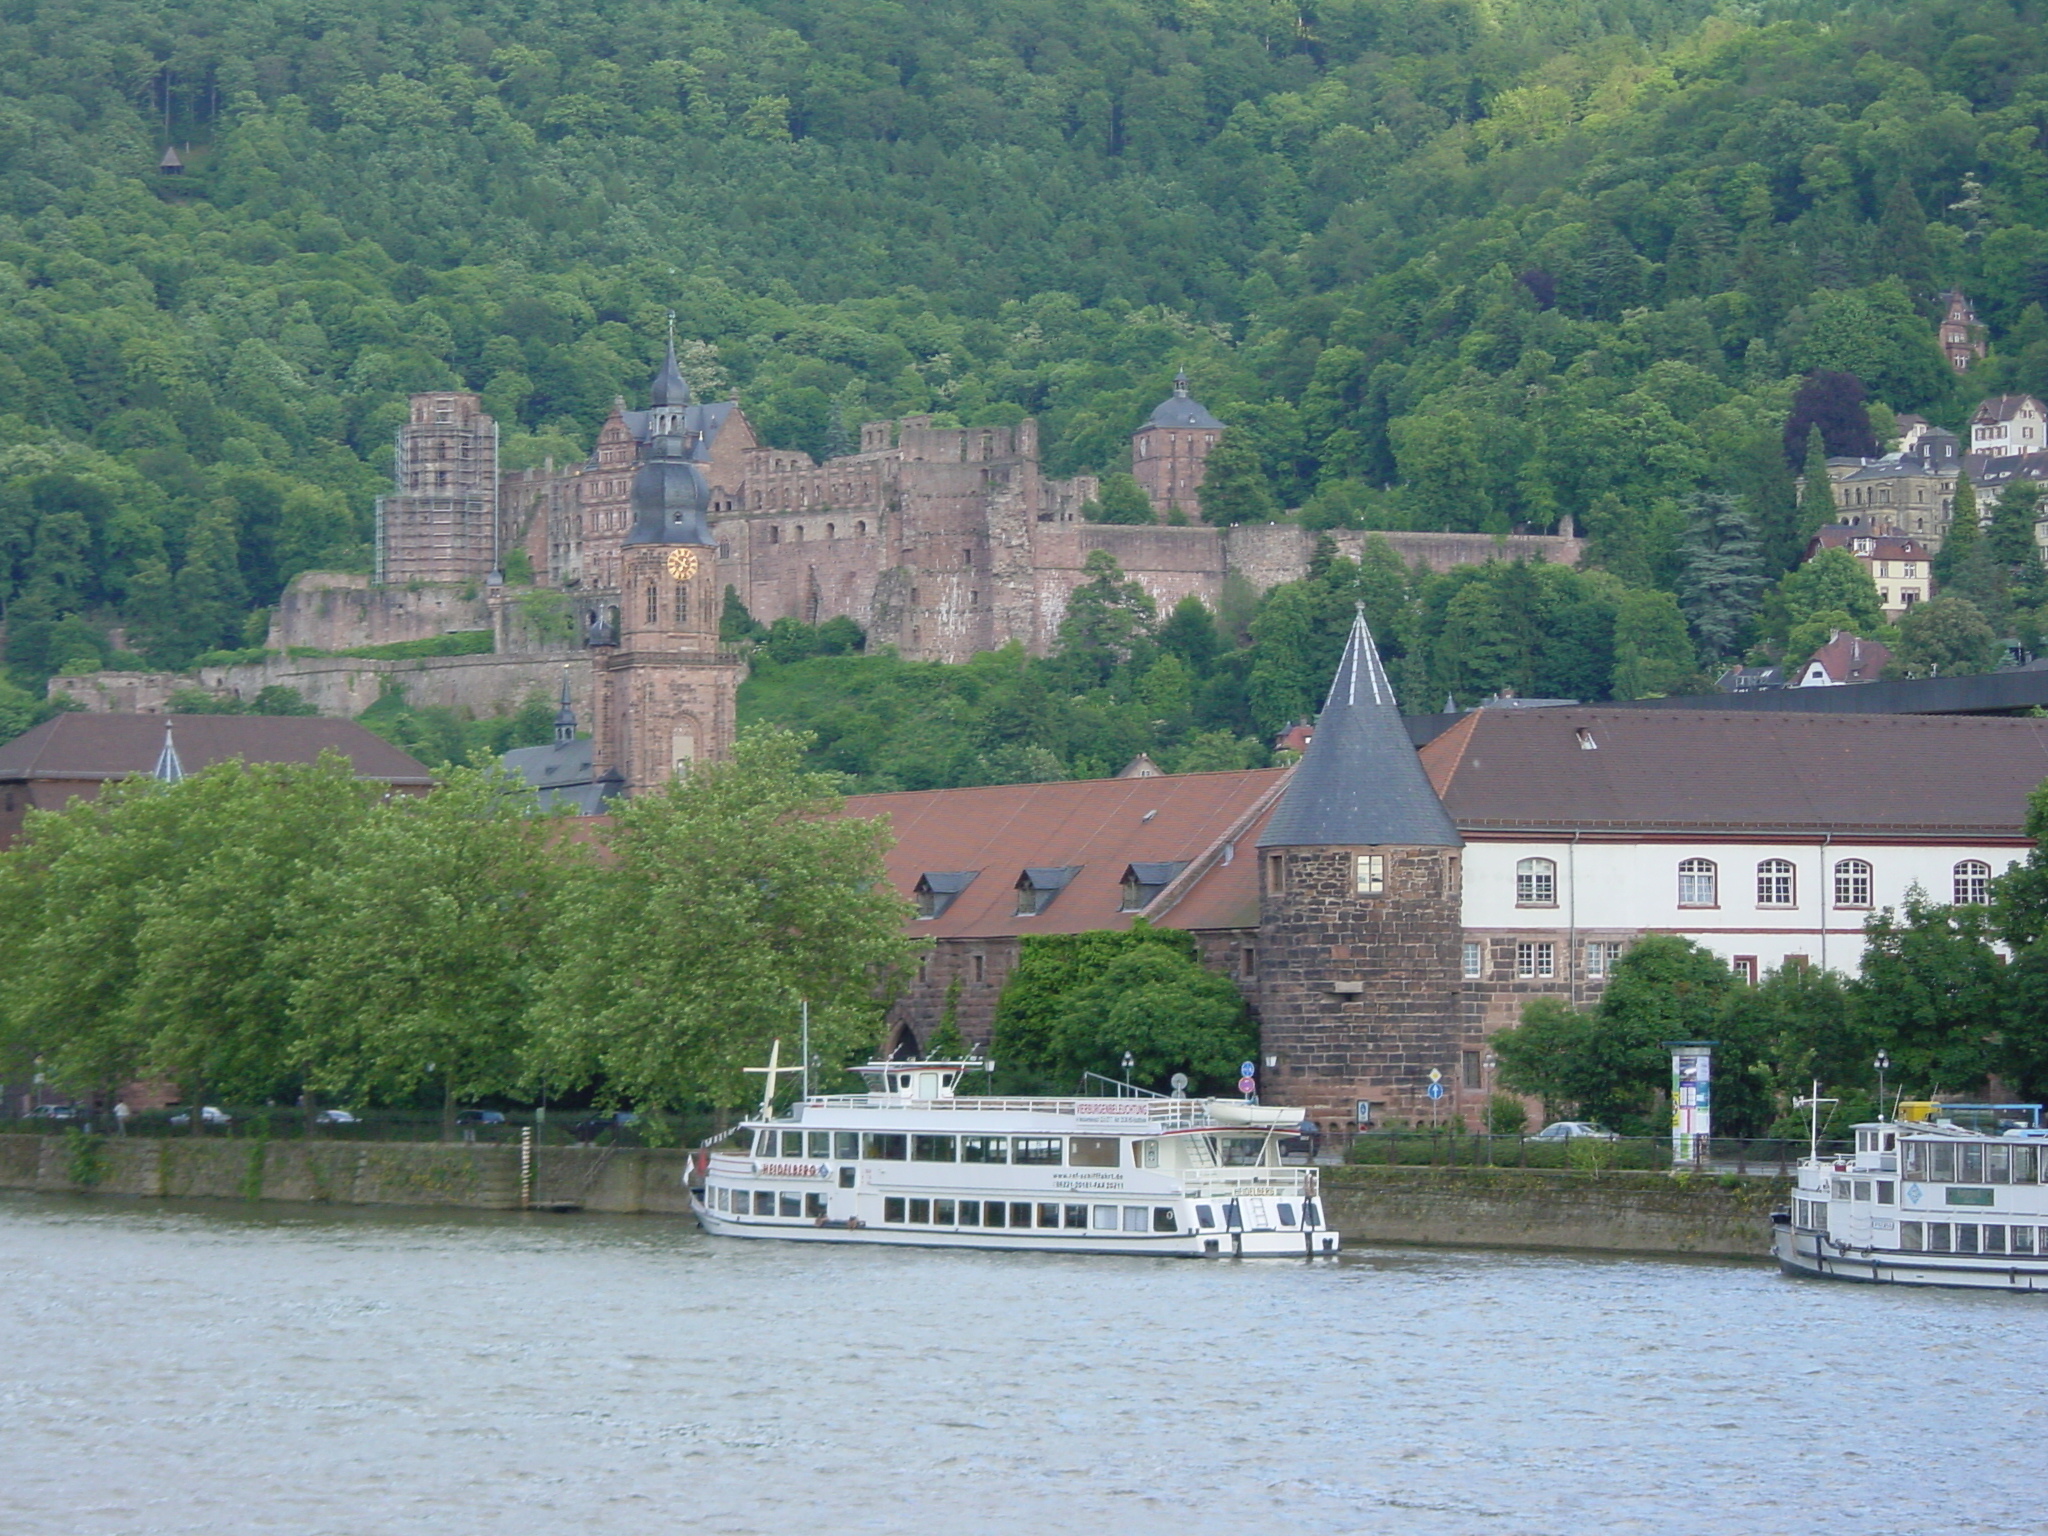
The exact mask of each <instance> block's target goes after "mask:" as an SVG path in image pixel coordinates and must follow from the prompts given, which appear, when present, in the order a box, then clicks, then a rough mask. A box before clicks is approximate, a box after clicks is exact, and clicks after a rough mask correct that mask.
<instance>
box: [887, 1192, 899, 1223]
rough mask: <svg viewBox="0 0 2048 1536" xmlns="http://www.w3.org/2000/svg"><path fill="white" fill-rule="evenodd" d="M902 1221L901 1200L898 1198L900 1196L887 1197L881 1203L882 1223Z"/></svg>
mask: <svg viewBox="0 0 2048 1536" xmlns="http://www.w3.org/2000/svg"><path fill="white" fill-rule="evenodd" d="M902 1219H903V1200H902V1197H900V1196H898V1195H890V1196H888V1197H887V1198H886V1199H884V1200H883V1201H882V1220H884V1221H901V1220H902Z"/></svg>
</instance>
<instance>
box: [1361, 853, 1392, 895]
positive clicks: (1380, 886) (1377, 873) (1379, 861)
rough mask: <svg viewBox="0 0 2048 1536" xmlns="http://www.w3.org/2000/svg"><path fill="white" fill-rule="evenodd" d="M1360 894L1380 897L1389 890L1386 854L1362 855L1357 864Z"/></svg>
mask: <svg viewBox="0 0 2048 1536" xmlns="http://www.w3.org/2000/svg"><path fill="white" fill-rule="evenodd" d="M1357 876H1358V894H1359V895H1361V896H1378V895H1380V894H1381V893H1382V892H1383V891H1385V890H1386V888H1387V859H1386V855H1385V854H1380V853H1361V854H1359V855H1358V864H1357Z"/></svg>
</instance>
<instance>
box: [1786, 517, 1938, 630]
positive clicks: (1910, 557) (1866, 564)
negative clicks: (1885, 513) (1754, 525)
mask: <svg viewBox="0 0 2048 1536" xmlns="http://www.w3.org/2000/svg"><path fill="white" fill-rule="evenodd" d="M1824 549H1846V550H1847V551H1848V552H1849V553H1850V554H1852V555H1854V556H1855V557H1856V559H1857V560H1858V561H1859V562H1860V563H1861V564H1862V566H1863V568H1864V569H1865V570H1866V571H1868V572H1870V576H1871V579H1872V580H1873V581H1875V582H1876V583H1877V596H1878V601H1879V602H1880V603H1882V604H1883V605H1884V616H1885V619H1886V621H1887V622H1888V623H1893V624H1896V623H1897V622H1898V621H1899V620H1900V619H1901V618H1903V617H1905V615H1906V614H1907V613H1908V612H1910V611H1911V610H1912V608H1913V605H1914V604H1915V603H1922V602H1925V601H1926V600H1927V599H1928V598H1930V597H1932V596H1934V566H1933V560H1934V552H1933V551H1932V550H1931V549H1929V548H1928V547H1927V546H1926V545H1925V544H1923V543H1921V542H1920V541H1919V540H1918V539H1914V538H1908V537H1906V536H1905V535H1904V534H1900V533H1876V532H1872V531H1870V530H1868V529H1866V528H1859V527H1851V526H1843V525H1841V524H1834V525H1831V526H1829V527H1826V528H1823V529H1821V530H1820V531H1819V532H1818V533H1816V534H1815V535H1814V536H1813V538H1812V539H1811V540H1810V541H1808V543H1807V546H1806V558H1807V559H1808V560H1811V559H1812V558H1813V557H1814V556H1815V555H1817V554H1819V553H1820V552H1821V551H1822V550H1824Z"/></svg>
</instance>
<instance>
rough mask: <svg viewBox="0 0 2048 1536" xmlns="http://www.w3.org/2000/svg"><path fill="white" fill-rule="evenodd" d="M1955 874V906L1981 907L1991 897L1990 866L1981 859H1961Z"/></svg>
mask: <svg viewBox="0 0 2048 1536" xmlns="http://www.w3.org/2000/svg"><path fill="white" fill-rule="evenodd" d="M1955 875H1956V901H1955V904H1956V905H1957V906H1959V907H1981V906H1983V905H1984V903H1986V902H1987V901H1989V900H1990V899H1991V866H1990V865H1989V864H1986V863H1985V862H1984V861H1983V860H1982V859H1965V860H1963V862H1962V863H1960V864H1958V865H1957V866H1956V870H1955Z"/></svg>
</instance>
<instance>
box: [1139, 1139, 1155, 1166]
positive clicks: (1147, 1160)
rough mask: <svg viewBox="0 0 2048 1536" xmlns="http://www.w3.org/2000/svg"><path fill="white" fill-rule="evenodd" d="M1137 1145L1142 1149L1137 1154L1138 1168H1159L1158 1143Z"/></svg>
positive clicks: (1144, 1142)
mask: <svg viewBox="0 0 2048 1536" xmlns="http://www.w3.org/2000/svg"><path fill="white" fill-rule="evenodd" d="M1138 1145H1139V1147H1140V1148H1142V1149H1143V1150H1142V1151H1140V1153H1139V1154H1138V1161H1139V1164H1140V1166H1142V1167H1146V1168H1157V1167H1158V1166H1159V1143H1158V1142H1156V1141H1141V1142H1139V1143H1138Z"/></svg>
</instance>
